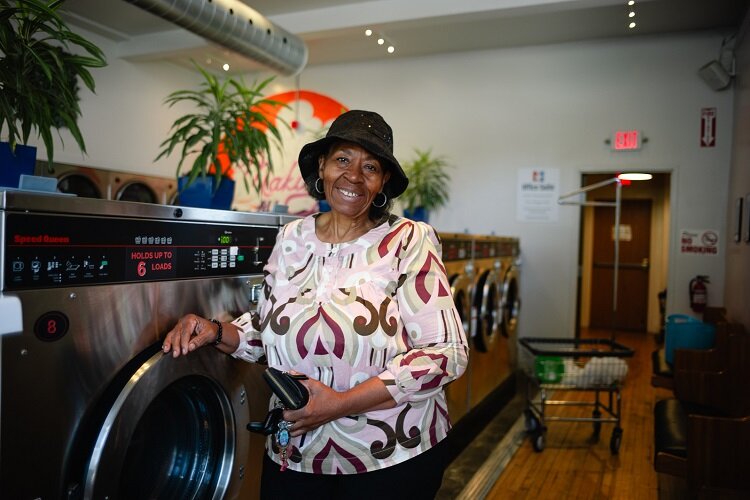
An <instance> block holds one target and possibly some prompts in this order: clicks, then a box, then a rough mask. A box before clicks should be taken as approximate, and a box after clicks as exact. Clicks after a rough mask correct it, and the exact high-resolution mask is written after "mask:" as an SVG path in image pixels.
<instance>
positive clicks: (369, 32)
mask: <svg viewBox="0 0 750 500" xmlns="http://www.w3.org/2000/svg"><path fill="white" fill-rule="evenodd" d="M365 36H372V30H371V29H369V28H368V29H366V30H365Z"/></svg>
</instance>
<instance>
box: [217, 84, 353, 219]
mask: <svg viewBox="0 0 750 500" xmlns="http://www.w3.org/2000/svg"><path fill="white" fill-rule="evenodd" d="M267 98H268V99H269V100H272V101H277V102H278V103H280V104H279V105H278V106H264V107H263V109H262V110H261V111H262V112H263V113H264V114H265V115H266V117H267V118H268V119H269V121H271V122H272V123H274V124H275V125H277V127H278V129H279V132H280V133H281V141H282V150H281V151H275V152H274V155H273V157H272V158H271V161H272V163H273V167H274V168H273V171H272V172H271V173H270V175H268V178H267V180H266V181H265V182H263V184H262V189H261V193H260V195H258V193H255V192H254V191H253V190H252V189H251V191H250V192H248V191H247V189H246V188H245V186H244V183H243V182H241V180H240V179H237V180H238V182H237V185H236V191H235V196H234V204H233V205H234V208H235V209H237V210H244V211H270V210H273V209H274V208H276V209H278V208H283V207H287V209H288V211H289V213H292V214H300V215H302V214H308V213H311V212H315V211H317V210H318V203H317V201H316V200H314V199H312V198H311V197H310V195H309V194H307V190H306V189H305V184H304V182H303V180H302V176H301V175H300V173H299V169H298V168H297V156H298V154H299V151H300V149H302V146H304V145H305V144H307V143H308V142H311V141H314V140H316V139H318V138H320V137H323V136H324V135H325V132H326V131H327V130H328V127H329V126H330V124H331V122H332V121H333V120H334V119H335V118H336V117H337V116H339V115H340V114H341V113H343V112H345V111H347V110H348V108H347V107H346V106H344V105H343V104H341V103H340V102H338V101H336V100H335V99H332V98H330V97H328V96H326V95H323V94H319V93H317V92H313V91H310V90H296V91H289V92H283V93H280V94H275V95H271V96H268V97H267ZM284 105H286V106H284ZM284 123H286V124H288V125H289V126H285V125H284ZM221 163H222V165H221V166H222V171H226V168H227V167H228V165H225V163H224V162H223V161H222V162H221ZM227 163H228V162H227ZM265 169H267V166H261V171H262V172H265ZM261 175H265V174H261Z"/></svg>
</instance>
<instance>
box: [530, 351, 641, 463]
mask: <svg viewBox="0 0 750 500" xmlns="http://www.w3.org/2000/svg"><path fill="white" fill-rule="evenodd" d="M519 343H520V344H521V345H522V346H523V352H524V354H525V355H526V356H527V359H526V360H525V361H526V362H525V363H524V365H525V367H526V372H527V374H528V384H527V391H526V401H527V407H526V409H525V410H524V419H525V424H526V431H527V433H528V435H529V436H530V437H531V443H532V446H533V447H534V450H535V451H542V450H544V443H545V434H546V432H547V423H548V422H553V421H565V422H590V423H592V424H593V427H594V436H595V437H598V436H599V433H600V431H601V427H602V424H603V423H613V424H615V426H614V429H613V430H612V436H611V439H610V442H609V448H610V451H611V452H612V454H613V455H616V454H617V453H618V452H619V450H620V443H621V442H622V427H621V426H620V406H621V395H620V389H621V387H622V384H623V382H624V380H625V376H626V375H627V372H628V365H627V361H626V360H625V358H629V357H632V356H633V350H632V349H630V348H628V347H625V346H624V345H622V344H619V343H617V342H615V341H614V340H608V339H556V338H532V337H526V338H522V339H520V341H519ZM563 391H564V392H563ZM569 391H570V392H569ZM578 391H585V392H586V393H587V394H586V395H584V398H576V399H575V400H564V399H560V400H556V399H551V397H552V396H556V395H558V394H560V393H565V394H573V393H578ZM586 396H589V398H588V399H585V397H586ZM582 399H583V400H582ZM581 406H583V407H590V408H592V411H591V416H588V415H586V414H585V413H582V412H581V410H580V409H578V410H569V409H567V408H561V409H560V410H558V411H555V412H554V413H555V414H554V415H549V414H548V413H549V411H550V409H551V407H581ZM568 411H569V412H570V415H568V413H567V412H568Z"/></svg>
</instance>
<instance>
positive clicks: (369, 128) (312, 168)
mask: <svg viewBox="0 0 750 500" xmlns="http://www.w3.org/2000/svg"><path fill="white" fill-rule="evenodd" d="M336 141H347V142H353V143H354V144H359V145H360V146H362V147H363V148H365V149H366V150H367V151H368V152H369V153H370V154H373V155H375V156H377V157H378V158H379V159H380V161H381V162H385V164H386V167H387V168H388V170H389V171H390V172H391V177H390V179H388V182H386V183H385V186H383V193H385V195H386V196H387V197H388V198H389V199H393V198H395V197H397V196H398V195H400V194H401V193H403V192H404V189H406V186H408V185H409V179H408V178H407V177H406V174H405V173H404V169H403V168H401V165H400V164H399V163H398V160H397V159H396V158H395V157H394V156H393V131H392V130H391V127H390V125H388V124H387V123H386V122H385V120H384V119H383V117H382V116H380V115H379V114H377V113H374V112H372V111H362V110H356V109H355V110H351V111H347V112H346V113H342V114H341V115H339V116H338V118H336V119H335V120H334V121H333V123H331V127H330V128H329V129H328V133H327V134H326V136H325V137H324V138H322V139H319V140H317V141H315V142H311V143H309V144H305V145H304V146H303V147H302V150H301V151H300V152H299V159H298V161H297V163H298V164H299V170H300V172H301V173H302V178H303V179H304V180H305V182H306V183H310V182H314V181H315V179H316V178H317V177H318V167H319V165H318V158H320V156H321V155H325V154H326V153H328V148H329V147H330V146H331V144H332V143H333V142H336Z"/></svg>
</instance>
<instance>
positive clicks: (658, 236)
mask: <svg viewBox="0 0 750 500" xmlns="http://www.w3.org/2000/svg"><path fill="white" fill-rule="evenodd" d="M615 175H616V174H615V173H597V174H583V175H582V176H581V186H582V187H585V186H590V185H592V184H594V183H597V182H601V181H605V180H607V179H611V178H612V177H614V176H615ZM653 175H654V177H653V179H651V180H649V181H642V182H633V183H631V184H626V183H623V187H622V192H621V195H622V197H621V204H620V207H621V214H620V243H619V264H618V284H617V304H616V307H615V304H614V303H613V293H614V236H615V234H614V218H615V210H614V208H612V207H590V206H587V207H582V209H581V210H582V214H581V232H580V234H581V243H580V250H581V251H580V254H579V265H580V269H581V273H580V278H579V287H578V292H579V293H578V302H579V304H578V328H579V330H580V329H581V328H595V329H612V330H630V331H641V332H649V333H653V334H658V333H659V331H660V329H661V326H662V325H661V321H662V320H661V314H660V308H659V294H660V292H663V291H665V290H666V283H667V269H668V249H669V186H670V174H669V173H655V174H653ZM614 200H615V185H614V183H613V184H611V185H608V186H604V187H602V188H600V189H595V190H592V191H590V192H588V193H587V201H609V202H612V201H614Z"/></svg>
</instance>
